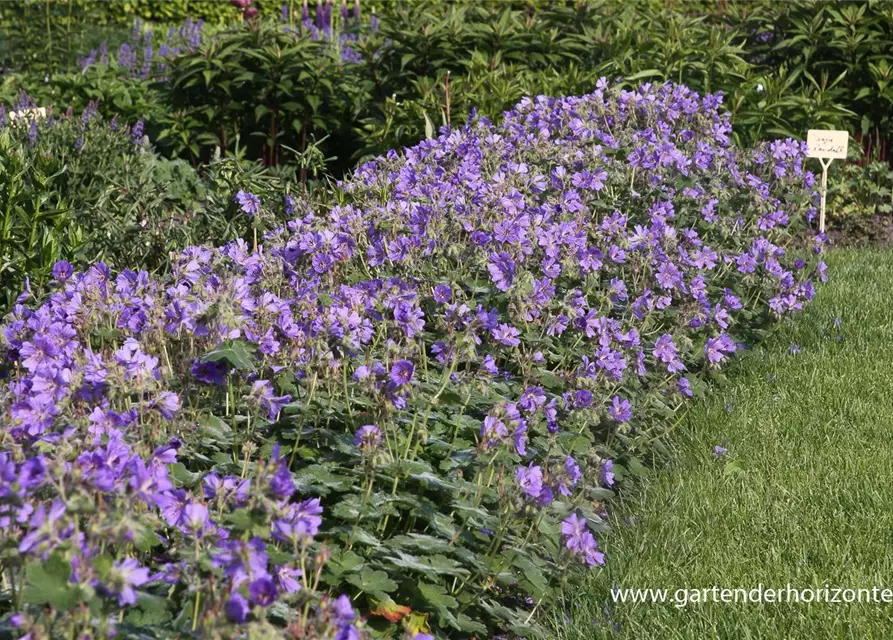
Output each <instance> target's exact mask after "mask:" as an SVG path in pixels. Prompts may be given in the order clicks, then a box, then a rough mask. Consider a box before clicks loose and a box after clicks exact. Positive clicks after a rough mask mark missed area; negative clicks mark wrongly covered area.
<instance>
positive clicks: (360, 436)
mask: <svg viewBox="0 0 893 640" xmlns="http://www.w3.org/2000/svg"><path fill="white" fill-rule="evenodd" d="M353 443H354V445H356V446H357V447H359V448H360V451H362V452H363V453H368V452H370V451H374V450H375V449H377V448H378V445H380V444H381V429H379V428H378V427H376V426H375V425H374V424H367V425H365V426H363V427H360V428H359V429H358V430H357V432H356V434H355V435H354V438H353Z"/></svg>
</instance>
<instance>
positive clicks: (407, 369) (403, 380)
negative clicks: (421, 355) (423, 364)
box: [390, 360, 415, 387]
mask: <svg viewBox="0 0 893 640" xmlns="http://www.w3.org/2000/svg"><path fill="white" fill-rule="evenodd" d="M414 373H415V366H414V365H413V364H412V363H411V362H410V361H409V360H398V361H397V362H395V363H394V364H393V366H391V374H390V375H391V382H393V383H394V384H395V385H396V386H398V387H402V386H403V385H405V384H409V382H410V381H411V380H412V376H413V374H414Z"/></svg>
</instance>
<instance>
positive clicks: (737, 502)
mask: <svg viewBox="0 0 893 640" xmlns="http://www.w3.org/2000/svg"><path fill="white" fill-rule="evenodd" d="M828 263H829V266H830V269H829V272H830V274H831V278H832V279H831V281H830V282H829V283H828V284H827V285H825V286H824V287H823V288H822V289H821V290H820V293H819V296H818V298H817V300H815V302H814V304H813V305H812V306H811V307H810V308H809V309H808V310H807V311H806V313H805V314H803V315H802V316H800V317H798V318H796V319H795V320H794V321H793V322H788V323H786V324H784V325H783V326H782V327H780V328H779V330H778V331H777V333H775V334H774V335H773V336H772V337H771V338H770V339H768V340H767V341H766V342H765V343H764V344H763V345H762V346H760V347H757V348H756V349H754V351H752V352H750V353H749V354H748V355H746V356H745V357H744V358H743V359H742V360H741V361H740V363H739V364H737V365H736V366H735V367H734V369H733V370H732V371H731V373H730V376H729V377H730V382H729V384H727V385H726V386H725V387H724V388H721V389H717V390H715V391H714V392H713V393H712V394H710V396H709V397H707V398H705V399H703V400H700V401H698V402H696V403H695V404H694V405H693V406H692V407H691V410H690V412H689V414H688V415H687V416H686V418H685V419H684V421H683V423H682V424H681V425H680V427H679V428H678V429H677V430H676V431H675V432H674V433H673V435H672V436H671V437H672V440H673V442H671V443H668V444H669V445H670V447H671V449H672V452H673V453H672V457H671V459H670V460H669V462H668V463H667V464H666V465H665V466H664V467H662V468H659V469H657V470H655V471H654V472H653V473H652V474H651V476H650V477H649V478H648V479H647V480H646V481H645V482H644V483H643V484H642V485H641V486H640V487H639V488H638V489H636V490H635V491H633V492H632V493H631V495H628V496H627V497H626V498H625V499H624V501H623V503H622V504H621V505H619V507H618V508H617V509H616V510H615V515H614V518H613V519H614V521H615V522H614V531H613V532H612V533H611V534H609V535H608V536H607V537H604V538H603V539H602V540H601V541H600V543H601V545H602V546H603V547H604V549H605V551H606V552H607V554H608V564H607V566H606V567H605V568H604V569H603V570H597V571H595V572H593V575H592V577H591V580H590V581H589V584H588V588H587V589H586V590H580V592H579V595H578V594H570V595H569V596H568V602H567V606H566V608H565V609H564V611H563V612H562V614H559V616H558V617H557V619H556V621H555V622H556V624H555V632H554V637H555V638H561V639H567V640H577V639H580V640H582V639H584V638H585V639H586V640H590V639H592V638H637V639H639V638H660V639H673V638H685V639H688V638H773V639H774V638H810V639H818V638H889V637H893V604H803V603H800V604H796V603H791V604H734V603H715V604H714V603H708V604H689V605H688V606H686V607H684V608H679V607H676V606H674V605H673V604H669V603H666V604H652V603H645V604H641V603H640V604H629V603H626V604H621V603H614V602H613V601H612V598H611V589H612V588H614V587H620V588H649V587H651V588H665V589H669V590H670V592H671V593H672V592H674V591H675V590H676V589H680V588H705V587H712V586H713V585H717V586H719V587H729V588H736V587H744V588H747V589H751V588H755V587H756V586H757V585H758V584H763V585H764V587H770V586H771V587H785V586H786V585H787V584H788V583H790V584H792V585H794V586H796V587H798V588H805V587H822V586H824V585H825V584H829V585H831V586H832V587H834V586H838V587H852V588H859V587H867V588H871V587H874V586H878V587H888V588H891V589H893V553H891V551H893V252H891V251H886V252H885V251H879V250H875V251H858V252H857V251H839V252H834V253H832V254H831V255H829V256H828ZM837 318H839V319H840V323H839V326H835V320H836V319H837ZM792 345H796V346H795V347H794V348H792ZM717 444H720V445H723V446H726V447H727V448H728V450H729V454H728V456H727V457H726V458H725V459H720V460H717V459H714V456H713V448H714V446H715V445H717Z"/></svg>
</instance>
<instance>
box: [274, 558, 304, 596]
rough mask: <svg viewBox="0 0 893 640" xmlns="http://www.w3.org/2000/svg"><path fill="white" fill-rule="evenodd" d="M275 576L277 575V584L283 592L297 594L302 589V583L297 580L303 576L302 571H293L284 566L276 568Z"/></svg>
mask: <svg viewBox="0 0 893 640" xmlns="http://www.w3.org/2000/svg"><path fill="white" fill-rule="evenodd" d="M274 574H275V575H276V582H277V583H278V584H279V588H280V589H282V591H285V592H286V593H295V592H296V591H299V590H300V589H301V583H300V582H298V580H297V579H298V578H300V577H301V575H302V574H301V570H300V569H292V568H291V567H286V566H284V565H283V566H281V567H276V569H275V570H274Z"/></svg>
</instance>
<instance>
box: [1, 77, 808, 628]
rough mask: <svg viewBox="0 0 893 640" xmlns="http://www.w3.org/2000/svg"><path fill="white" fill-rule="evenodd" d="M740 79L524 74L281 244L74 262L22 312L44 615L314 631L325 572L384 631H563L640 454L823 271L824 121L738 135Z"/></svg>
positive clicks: (29, 582)
mask: <svg viewBox="0 0 893 640" xmlns="http://www.w3.org/2000/svg"><path fill="white" fill-rule="evenodd" d="M721 102H722V98H721V96H718V95H707V96H704V97H700V96H698V95H697V94H695V93H693V92H691V91H690V90H688V89H686V88H685V87H683V86H678V85H665V86H650V85H645V86H643V87H641V88H639V89H638V90H636V91H631V92H630V91H623V90H620V89H618V88H610V87H608V86H607V83H606V82H604V81H600V82H599V85H598V88H597V89H596V91H595V92H594V93H592V94H590V95H587V96H583V97H571V98H564V99H553V98H546V97H539V98H536V99H524V100H522V101H521V102H520V103H519V104H518V105H517V106H516V107H515V108H514V109H513V110H511V111H510V112H508V113H507V114H506V116H505V120H504V122H503V123H502V124H501V125H499V126H496V125H493V124H492V123H490V122H489V121H488V120H487V119H485V118H480V119H471V120H470V121H469V122H468V123H467V124H466V125H464V126H458V127H456V128H454V129H451V130H444V131H442V132H441V134H440V136H439V137H438V138H437V139H435V140H429V141H425V142H422V143H421V144H419V145H418V146H416V147H414V148H412V149H408V150H407V151H406V152H405V154H400V153H397V152H391V153H389V154H387V156H385V157H382V158H379V159H377V160H375V161H373V162H370V163H368V164H366V165H363V166H361V167H359V168H358V169H357V171H356V173H355V174H354V175H353V176H351V177H350V178H349V179H348V180H346V181H344V182H343V183H342V184H341V185H340V189H339V192H338V193H337V194H336V196H335V202H334V203H333V204H332V205H331V206H328V207H322V206H319V205H317V204H314V203H313V202H311V201H309V200H303V199H302V200H297V201H295V200H289V201H288V206H289V207H290V208H292V209H293V213H294V216H295V218H294V220H293V221H292V222H290V223H289V224H288V225H287V226H285V227H283V228H281V229H278V230H274V231H273V232H270V233H268V234H267V237H266V241H265V245H264V246H263V247H261V248H259V249H258V250H257V251H252V250H250V247H249V246H248V245H246V244H245V243H244V242H243V241H237V242H234V243H230V244H228V245H226V246H224V247H222V248H219V249H208V248H200V247H192V248H189V249H187V250H185V251H184V252H183V253H182V254H181V255H180V256H179V257H178V258H177V259H176V260H175V262H174V264H173V266H172V269H171V273H170V274H169V275H168V276H165V277H161V278H154V277H151V276H149V275H148V274H146V273H144V272H141V273H137V272H134V271H129V270H125V271H122V272H121V273H120V274H118V275H117V276H114V275H113V274H112V273H111V272H110V270H109V269H108V268H107V267H106V266H105V265H103V264H97V265H94V266H93V267H91V268H90V269H89V270H88V271H86V272H85V273H79V274H75V275H72V273H71V270H70V269H68V268H67V267H66V266H65V265H60V266H59V267H58V268H57V269H56V270H55V271H56V275H57V282H56V285H55V286H56V291H55V292H54V293H53V294H52V295H51V296H50V298H49V300H48V301H47V302H46V303H45V304H44V305H41V306H39V307H37V308H33V309H32V308H30V307H28V306H24V305H19V306H17V307H16V309H15V311H14V314H12V316H11V317H10V318H9V319H8V321H7V323H6V324H5V326H4V334H3V335H4V341H5V344H6V347H7V349H8V362H9V364H8V365H7V375H8V376H9V382H8V384H7V386H6V388H5V389H4V391H3V394H4V395H3V404H2V406H3V407H4V410H3V414H2V415H3V418H2V425H3V431H2V433H3V443H4V444H3V448H4V450H5V451H4V454H3V455H4V459H3V465H2V469H3V474H4V478H5V479H6V485H5V489H4V491H5V505H6V507H5V508H6V509H7V511H6V516H5V519H4V520H2V521H0V525H2V526H3V527H4V538H3V539H4V540H5V543H4V544H5V553H4V555H3V556H2V557H3V568H4V572H5V575H7V576H8V577H9V578H10V581H11V584H15V585H17V592H16V594H14V595H15V597H14V599H13V602H14V605H13V606H12V607H11V608H12V609H13V610H15V611H18V612H20V614H19V617H17V618H15V620H14V621H15V623H16V624H18V625H19V628H20V630H21V631H25V630H28V629H35V628H37V627H36V625H40V627H39V628H40V629H42V630H46V631H47V632H49V630H61V629H70V630H72V631H75V632H78V631H79V630H81V629H86V628H87V627H92V626H94V625H97V624H100V625H105V626H104V627H101V628H103V629H109V628H110V627H111V626H115V625H117V621H118V620H120V619H123V621H124V622H123V623H122V624H120V625H118V626H119V631H125V632H126V629H127V628H129V627H128V625H134V626H139V627H141V629H142V630H143V631H144V632H145V629H146V628H147V627H152V628H154V629H156V630H157V633H159V634H173V633H178V632H180V631H184V630H186V631H188V630H190V629H193V630H194V629H196V628H197V627H199V626H200V627H201V628H202V629H203V630H205V631H207V633H208V634H209V635H212V634H215V633H216V634H220V635H223V636H226V637H232V636H233V635H236V634H240V633H242V634H250V633H252V631H250V630H249V629H248V628H243V631H239V630H238V629H234V628H233V627H232V625H235V624H239V623H241V622H242V621H243V620H244V619H245V618H246V617H247V618H248V619H249V620H250V624H252V625H255V628H257V627H258V626H260V627H263V628H265V629H266V628H268V627H269V625H276V626H278V627H279V628H280V631H279V633H281V634H283V635H285V636H292V637H295V636H297V637H305V636H302V635H301V634H302V633H303V631H301V629H302V628H303V627H304V626H305V625H306V624H308V623H307V622H306V621H307V620H308V619H313V614H312V612H313V611H315V610H316V608H315V604H316V603H318V602H320V598H321V597H323V596H320V595H319V593H320V592H331V593H336V594H342V593H343V594H346V595H347V596H348V597H349V598H350V600H351V601H352V602H353V603H354V604H355V605H356V606H358V607H359V608H360V609H361V610H362V611H364V612H366V613H367V617H366V624H367V625H368V627H369V628H370V629H372V630H373V631H375V632H376V633H384V632H385V631H386V629H387V628H388V625H389V624H392V623H399V624H400V625H402V628H403V629H404V630H405V631H406V632H407V633H409V634H415V633H416V632H419V631H425V632H427V631H431V633H433V634H434V635H436V636H437V637H470V636H472V635H476V636H478V637H494V636H495V635H498V634H501V633H510V634H516V635H522V636H531V635H542V629H541V627H540V626H539V613H540V612H541V611H542V610H543V609H545V608H547V607H548V606H549V605H550V604H551V603H552V602H553V601H554V599H555V598H556V595H557V594H558V592H559V590H560V589H561V588H565V587H567V586H568V585H572V584H575V583H576V582H577V581H578V580H579V579H580V577H581V576H582V575H583V571H582V570H583V569H585V567H587V566H597V565H600V564H602V563H603V562H605V556H604V555H603V552H602V550H600V549H599V547H598V544H597V541H596V537H595V536H596V535H597V534H598V533H599V532H600V531H603V530H604V528H605V522H604V509H605V508H606V506H605V504H606V501H607V500H608V499H609V498H610V497H611V495H612V489H611V487H612V486H613V485H614V483H615V481H618V480H621V479H622V478H623V477H624V476H625V475H627V474H628V473H635V471H636V469H637V468H639V467H640V466H641V458H642V456H643V455H645V454H647V447H648V445H649V443H651V442H653V440H654V439H655V437H656V436H658V435H660V434H661V433H662V432H663V431H664V429H665V428H666V425H667V423H668V422H669V421H670V420H672V419H673V417H674V414H675V413H676V411H677V410H678V409H679V407H680V406H681V405H682V403H683V402H684V401H685V399H686V398H687V397H689V396H691V395H693V394H694V393H696V392H697V391H698V390H699V389H700V388H701V387H702V386H703V384H704V382H705V381H708V380H709V379H710V378H711V377H712V376H713V375H715V372H716V371H717V370H718V369H719V367H720V366H721V365H722V364H723V363H724V362H726V361H727V360H728V359H729V357H731V356H732V354H733V353H734V352H735V351H737V350H738V349H740V348H741V347H742V344H741V341H743V340H746V339H748V338H749V337H751V336H752V331H754V330H758V329H761V328H763V327H764V326H765V325H766V324H767V323H769V322H771V321H772V320H775V319H777V318H779V317H782V316H786V315H789V314H790V313H792V312H795V311H797V310H799V309H800V308H801V307H802V305H803V304H804V303H806V302H807V301H808V300H810V299H811V298H812V296H813V292H814V290H813V279H814V278H815V277H820V278H824V267H823V265H822V264H821V263H818V264H817V265H816V264H814V260H813V259H812V258H810V256H809V255H804V256H802V257H798V256H796V255H791V254H789V253H788V252H787V250H786V248H785V247H786V245H787V244H788V243H789V241H790V239H791V236H792V234H793V233H794V232H797V231H798V230H799V229H801V228H802V226H803V220H804V217H805V216H806V217H808V216H811V215H813V214H814V208H813V206H812V204H813V199H814V194H812V193H810V187H812V185H813V183H814V178H813V176H812V175H811V174H810V173H809V172H805V171H804V169H803V161H804V157H805V154H804V149H803V146H802V144H801V143H798V142H795V141H790V140H789V141H779V142H773V143H768V144H762V145H760V146H759V147H758V148H756V149H754V150H753V151H744V150H740V149H737V148H735V147H734V146H733V145H732V144H731V143H730V140H729V134H730V123H729V119H728V115H727V114H723V113H721V112H720V104H721ZM237 202H238V204H239V207H240V208H241V209H242V210H244V211H248V212H253V211H255V209H256V207H257V206H259V203H258V200H257V199H256V198H254V197H252V194H249V193H241V194H239V195H238V199H237ZM815 240H816V241H815V243H814V252H813V253H819V252H820V250H821V246H822V238H821V237H820V236H819V237H816V239H815ZM96 505H100V506H101V508H99V509H97V508H96ZM277 577H278V579H279V582H278V584H277V583H276V580H275V579H276V578H277ZM295 581H299V582H300V584H301V585H302V586H303V588H302V589H301V590H295V589H294V586H295V584H294V583H295ZM82 603H83V604H85V605H87V606H80V605H81V604H82ZM41 604H49V605H50V606H49V607H45V608H40V607H38V606H36V605H41ZM320 610H321V611H323V612H325V611H327V610H328V609H326V607H325V606H321V608H320ZM233 611H235V612H236V613H237V614H238V615H232V612H233ZM345 622H347V621H346V619H342V620H341V624H344V623H345ZM339 637H354V636H339ZM392 637H393V636H392Z"/></svg>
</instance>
